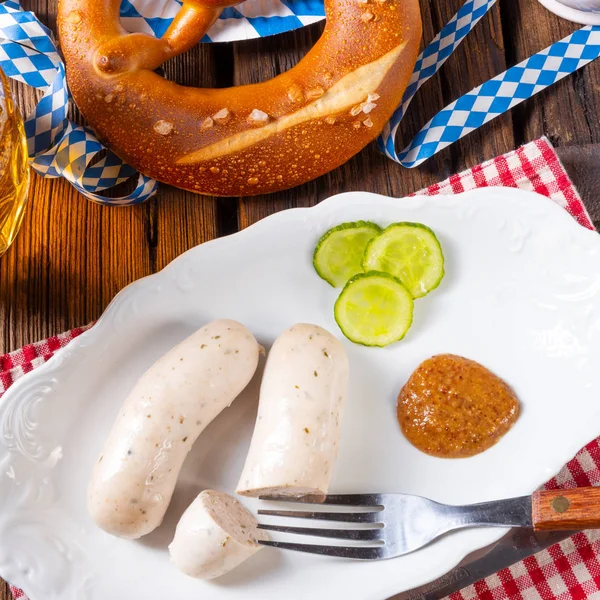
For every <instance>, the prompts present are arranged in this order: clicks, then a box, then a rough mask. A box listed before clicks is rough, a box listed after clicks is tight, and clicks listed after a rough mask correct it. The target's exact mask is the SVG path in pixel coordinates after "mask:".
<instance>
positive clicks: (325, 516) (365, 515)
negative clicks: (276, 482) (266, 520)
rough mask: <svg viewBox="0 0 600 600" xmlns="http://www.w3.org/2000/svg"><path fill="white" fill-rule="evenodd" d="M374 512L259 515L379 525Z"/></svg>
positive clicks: (285, 511)
mask: <svg viewBox="0 0 600 600" xmlns="http://www.w3.org/2000/svg"><path fill="white" fill-rule="evenodd" d="M380 512H381V511H376V512H358V513H351V512H312V511H308V510H307V511H304V510H262V509H261V510H259V511H258V514H259V515H264V516H268V517H291V518H294V519H316V520H319V521H343V522H348V523H380V522H381V521H380V519H379V518H378V517H379V514H380Z"/></svg>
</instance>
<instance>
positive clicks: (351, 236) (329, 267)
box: [313, 221, 381, 287]
mask: <svg viewBox="0 0 600 600" xmlns="http://www.w3.org/2000/svg"><path fill="white" fill-rule="evenodd" d="M380 233H381V227H379V226H378V225H375V223H369V222H368V221H355V222H353V223H342V224H341V225H338V226H337V227H333V228H332V229H330V230H329V231H327V232H326V233H325V234H324V235H323V236H322V237H321V239H320V240H319V242H318V243H317V247H316V248H315V253H314V255H313V265H314V267H315V270H316V271H317V273H318V274H319V276H320V277H322V278H323V279H324V280H325V281H327V283H329V284H331V285H332V286H333V287H344V285H346V283H347V282H348V279H350V277H352V276H353V275H356V274H357V273H362V270H363V269H362V258H363V255H364V253H365V247H366V245H367V244H368V242H369V240H371V239H372V238H373V237H375V236H376V235H379V234H380Z"/></svg>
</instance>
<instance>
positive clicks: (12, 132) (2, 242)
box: [0, 70, 29, 256]
mask: <svg viewBox="0 0 600 600" xmlns="http://www.w3.org/2000/svg"><path fill="white" fill-rule="evenodd" d="M28 191H29V164H28V156H27V140H26V137H25V128H24V126H23V119H22V118H21V113H20V112H19V109H18V108H17V107H16V106H15V103H14V100H13V97H12V94H11V91H10V86H9V84H8V79H7V78H6V75H4V73H3V72H2V71H1V70H0V256H2V254H4V253H5V252H6V250H8V247H9V246H10V245H11V243H12V242H13V240H14V239H15V236H16V235H17V232H18V231H19V227H20V226H21V222H22V220H23V214H24V213H25V205H26V204H27V197H28Z"/></svg>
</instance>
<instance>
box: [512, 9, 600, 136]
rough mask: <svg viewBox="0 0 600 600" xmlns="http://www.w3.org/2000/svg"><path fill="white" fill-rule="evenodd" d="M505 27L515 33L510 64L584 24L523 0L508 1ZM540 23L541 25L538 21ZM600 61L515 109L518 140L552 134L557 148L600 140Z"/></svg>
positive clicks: (514, 115)
mask: <svg viewBox="0 0 600 600" xmlns="http://www.w3.org/2000/svg"><path fill="white" fill-rule="evenodd" d="M503 10H504V11H505V15H506V19H505V31H506V32H509V35H510V36H511V40H512V42H513V43H512V45H511V46H510V47H509V51H510V63H511V64H514V63H516V62H519V61H521V60H524V59H525V58H527V57H529V56H531V55H532V54H535V53H536V52H539V51H540V50H542V49H544V48H546V47H547V46H549V45H550V44H551V43H552V42H556V41H558V40H560V39H562V38H564V37H566V36H567V35H569V34H570V33H572V32H573V31H575V30H576V29H578V28H579V27H580V26H579V25H576V24H574V23H570V22H569V21H565V20H564V19H560V18H559V17H557V16H556V15H554V14H552V13H551V12H549V11H548V10H545V9H544V8H543V7H542V6H541V5H540V4H539V3H538V2H531V1H530V0H519V1H518V2H513V3H506V4H505V6H504V8H503ZM533 23H535V26H532V24H533ZM599 91H600V61H595V62H593V63H591V64H589V65H587V66H586V67H584V68H583V69H581V70H580V71H578V72H577V73H576V74H574V75H571V76H569V77H566V78H565V79H563V80H562V81H560V82H558V83H557V84H555V85H554V86H551V87H550V88H548V89H547V90H544V91H543V92H541V93H540V94H538V95H537V96H535V97H534V98H532V99H530V100H527V101H526V102H524V103H523V104H521V105H520V106H518V107H516V108H515V109H513V113H514V114H513V118H514V120H515V123H517V124H518V127H516V128H515V141H516V143H517V144H522V143H524V142H526V141H529V140H532V139H536V138H539V137H540V136H542V135H546V136H547V137H548V138H549V139H550V141H551V142H552V143H553V144H554V145H555V146H556V147H560V146H565V145H571V144H586V143H588V144H589V143H593V142H598V140H599V139H600V122H599V121H598V119H597V118H595V115H597V114H598V111H599V110H600V94H599V93H598V92H599Z"/></svg>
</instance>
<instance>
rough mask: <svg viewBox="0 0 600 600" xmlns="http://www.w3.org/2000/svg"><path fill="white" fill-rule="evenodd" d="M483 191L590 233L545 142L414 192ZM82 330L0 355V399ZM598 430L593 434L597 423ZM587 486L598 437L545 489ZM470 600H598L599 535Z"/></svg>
mask: <svg viewBox="0 0 600 600" xmlns="http://www.w3.org/2000/svg"><path fill="white" fill-rule="evenodd" d="M488 186H505V187H518V188H521V189H524V190H531V191H534V192H537V193H538V194H543V195H544V196H547V197H549V198H551V199H552V200H553V201H554V202H556V203H557V204H560V205H561V206H562V207H564V208H565V209H566V210H567V211H568V212H569V213H570V214H571V215H573V217H574V218H575V219H577V221H578V222H579V223H580V224H581V225H583V226H584V227H587V228H588V229H593V228H594V227H593V225H592V222H591V220H590V217H589V215H588V214H587V212H586V210H585V207H584V206H583V203H582V202H581V198H580V197H579V194H578V193H577V190H576V189H575V187H574V186H573V183H572V182H571V180H570V179H569V176H568V175H567V173H566V172H565V170H564V168H563V166H562V164H561V163H560V161H559V159H558V156H557V155H556V152H555V151H554V149H553V148H552V145H551V144H550V142H549V141H548V140H547V139H546V138H542V139H539V140H537V141H535V142H531V143H530V144H527V145H526V146H523V147H522V148H519V149H518V150H515V151H514V152H510V153H508V154H505V155H504V156H499V157H497V158H494V159H492V160H490V161H488V162H486V163H483V164H482V165H479V166H477V167H474V168H473V169H469V170H468V171H464V172H463V173H460V174H459V175H453V176H452V177H450V179H448V180H446V181H444V182H442V183H438V184H436V185H433V186H431V187H430V188H428V189H426V190H422V191H421V192H418V193H419V194H427V195H430V196H433V195H435V194H458V193H460V192H465V191H467V190H472V189H474V188H478V187H488ZM85 329H87V327H82V328H77V329H73V330H72V331H68V332H67V333H63V334H61V335H57V336H54V337H51V338H49V339H47V340H44V341H43V342H37V343H35V344H31V345H29V346H25V347H24V348H21V349H20V350H17V351H16V352H12V353H11V354H6V355H4V356H0V397H1V396H2V394H3V393H4V392H5V391H6V390H7V389H8V388H9V387H10V385H11V384H12V383H13V382H14V381H16V380H17V379H18V378H19V377H22V376H23V375H25V374H26V373H29V371H32V370H33V369H35V368H36V367H38V366H39V365H41V364H43V363H44V362H46V361H47V360H48V359H49V358H50V357H51V356H52V355H53V354H54V353H55V352H56V350H58V349H59V348H62V347H63V346H66V345H67V344H68V343H69V342H70V341H71V340H72V339H74V338H76V337H77V336H78V335H81V334H82V333H83V332H84V331H85ZM598 429H599V431H600V423H599V424H598ZM589 485H600V437H599V438H597V439H596V440H594V441H593V442H591V443H590V444H588V445H587V446H586V447H585V448H583V449H582V450H581V451H580V452H579V454H577V456H576V457H575V458H574V459H573V460H572V461H571V462H569V463H568V464H567V465H566V466H565V467H564V468H563V470H562V471H561V472H560V473H559V474H558V475H557V476H556V477H555V478H554V479H552V480H551V481H549V482H548V483H547V484H546V488H548V489H557V488H573V487H580V486H589ZM11 589H12V592H13V594H14V595H15V598H20V599H22V600H27V596H25V594H24V593H23V592H22V591H21V590H18V589H15V588H11ZM471 598H481V599H482V600H504V599H509V598H510V599H513V598H514V599H518V598H524V599H525V600H539V599H540V598H541V599H543V600H551V599H554V598H556V599H558V600H569V599H579V598H596V599H598V600H600V531H590V532H584V533H578V534H576V535H574V536H573V537H571V538H569V539H567V540H565V541H563V542H561V543H560V544H556V545H554V546H551V547H550V548H549V549H548V550H544V551H543V552H539V553H538V554H536V555H534V556H531V557H529V558H527V559H525V560H524V561H522V562H520V563H517V564H515V565H513V566H512V567H510V568H508V569H503V570H502V571H500V572H499V573H496V574H495V575H492V576H491V577H488V578H487V579H483V580H481V581H478V582H477V583H476V584H474V585H472V586H469V587H468V588H465V589H463V590H462V591H460V592H456V593H455V594H453V595H452V596H451V600H469V599H471Z"/></svg>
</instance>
